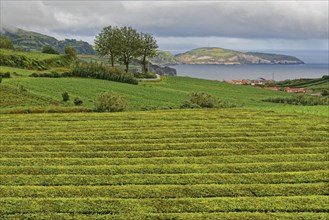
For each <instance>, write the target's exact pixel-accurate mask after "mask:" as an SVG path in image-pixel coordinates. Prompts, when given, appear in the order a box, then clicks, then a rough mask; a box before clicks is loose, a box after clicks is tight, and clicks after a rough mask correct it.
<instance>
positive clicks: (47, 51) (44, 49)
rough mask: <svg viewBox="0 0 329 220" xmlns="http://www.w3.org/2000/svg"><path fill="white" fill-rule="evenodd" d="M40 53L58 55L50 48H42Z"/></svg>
mask: <svg viewBox="0 0 329 220" xmlns="http://www.w3.org/2000/svg"><path fill="white" fill-rule="evenodd" d="M41 52H42V53H48V54H59V52H58V51H57V50H55V49H54V48H53V47H52V46H49V45H47V46H44V47H43V48H42V51H41Z"/></svg>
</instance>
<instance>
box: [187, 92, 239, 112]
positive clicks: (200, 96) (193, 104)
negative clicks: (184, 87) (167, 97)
mask: <svg viewBox="0 0 329 220" xmlns="http://www.w3.org/2000/svg"><path fill="white" fill-rule="evenodd" d="M232 107H236V105H235V104H232V103H229V102H227V101H222V100H219V99H218V98H217V97H215V96H213V95H211V94H208V93H204V92H200V93H197V92H192V93H190V98H189V99H188V100H186V101H184V102H183V103H182V104H181V108H232Z"/></svg>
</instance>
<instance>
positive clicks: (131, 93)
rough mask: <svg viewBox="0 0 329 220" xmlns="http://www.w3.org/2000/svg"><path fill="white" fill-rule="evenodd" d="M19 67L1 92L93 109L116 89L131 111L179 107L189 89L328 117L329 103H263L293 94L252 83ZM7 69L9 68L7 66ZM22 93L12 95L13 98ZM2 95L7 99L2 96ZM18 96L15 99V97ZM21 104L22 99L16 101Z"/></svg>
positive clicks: (247, 104)
mask: <svg viewBox="0 0 329 220" xmlns="http://www.w3.org/2000/svg"><path fill="white" fill-rule="evenodd" d="M13 69H14V70H16V73H17V74H22V75H24V76H16V77H15V76H14V77H12V78H10V79H3V82H2V84H1V85H0V87H1V91H3V90H8V88H7V87H10V89H9V90H11V91H12V90H15V88H18V86H23V87H24V88H26V90H27V92H26V93H24V94H25V95H31V97H32V99H34V97H40V98H42V99H46V100H51V102H52V103H59V104H62V105H63V104H64V103H61V100H62V96H61V94H62V93H63V92H64V91H67V92H68V93H69V95H70V97H71V100H70V101H69V102H68V104H65V105H73V102H72V100H73V99H74V98H75V97H80V98H81V99H82V100H83V107H86V108H93V105H94V104H93V100H94V99H95V97H96V96H97V94H99V93H100V92H103V91H113V92H116V93H119V94H121V95H122V96H123V97H124V98H125V99H126V100H127V101H128V105H129V110H130V111H136V110H142V109H153V108H160V109H161V108H179V106H180V104H181V103H182V102H183V100H185V99H187V98H188V94H189V93H190V92H207V93H210V94H213V95H215V96H217V97H219V98H220V99H224V100H228V101H231V102H233V103H235V104H237V105H242V106H243V107H245V108H253V109H267V110H274V111H279V112H299V113H307V114H315V115H323V116H328V106H293V105H284V104H276V103H269V102H263V101H262V99H266V98H269V97H288V96H291V94H288V93H284V92H277V91H269V90H264V89H260V88H254V87H251V86H239V85H231V84H227V83H222V82H215V81H210V80H202V79H194V78H188V77H163V80H162V81H161V82H155V83H151V82H147V83H140V84H139V85H129V84H124V83H117V82H111V81H105V80H97V79H83V78H34V77H27V76H26V74H27V72H26V73H25V72H24V73H21V72H19V71H17V70H18V69H15V68H13ZM7 70H8V68H7ZM15 95H16V96H17V99H20V97H21V95H20V94H12V97H14V96H15ZM3 98H5V97H4V96H3ZM13 99H15V98H13ZM17 103H20V102H17ZM34 107H38V105H37V104H36V102H34V101H33V102H31V103H30V104H28V103H25V105H24V106H20V105H19V104H17V105H16V106H15V105H11V106H4V104H3V103H2V105H1V110H2V111H8V110H10V109H15V108H25V109H28V108H34Z"/></svg>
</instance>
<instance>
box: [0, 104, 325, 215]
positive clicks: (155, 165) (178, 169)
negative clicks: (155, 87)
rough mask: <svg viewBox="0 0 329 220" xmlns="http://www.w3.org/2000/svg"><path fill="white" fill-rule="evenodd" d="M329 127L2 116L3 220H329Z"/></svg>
mask: <svg viewBox="0 0 329 220" xmlns="http://www.w3.org/2000/svg"><path fill="white" fill-rule="evenodd" d="M74 109H76V110H78V109H80V110H82V108H79V107H74ZM71 110H73V107H72V109H71ZM49 111H50V112H55V109H53V110H51V109H49ZM18 122H19V123H18ZM45 122H47V123H45ZM328 123H329V121H328V118H324V117H316V116H305V115H301V114H287V113H285V114H279V113H275V112H269V111H252V110H245V109H239V108H234V109H188V110H170V111H163V110H162V111H150V112H120V113H102V114H100V113H88V114H87V113H81V112H80V113H77V114H38V115H36V114H30V115H22V114H21V115H19V114H18V115H9V114H6V115H2V116H1V121H0V125H1V129H2V130H1V131H2V132H1V133H0V139H1V143H2V144H1V146H0V151H1V155H0V164H1V166H0V172H1V175H0V183H1V184H0V204H1V206H0V216H1V217H2V218H3V219H9V218H12V219H16V218H54V219H56V218H58V219H65V218H72V217H73V218H79V219H95V218H96V219H97V218H99V219H204V218H206V219H223V218H230V219H231V218H232V219H245V218H246V217H247V218H249V219H278V218H279V219H297V218H299V219H327V217H328V211H329V209H328V207H327V200H328V198H327V197H328V196H327V195H328V193H329V191H328V182H329V178H328V177H329V175H328V174H329V171H328V170H329V163H328V161H327V158H328V154H329V150H328V141H329V139H328V135H327V132H328V126H327V124H328ZM13 131H14V132H13ZM73 212H74V216H73V214H72V213H73Z"/></svg>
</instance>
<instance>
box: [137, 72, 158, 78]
mask: <svg viewBox="0 0 329 220" xmlns="http://www.w3.org/2000/svg"><path fill="white" fill-rule="evenodd" d="M134 76H135V77H136V78H138V79H155V78H157V76H156V75H155V73H135V74H134Z"/></svg>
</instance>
